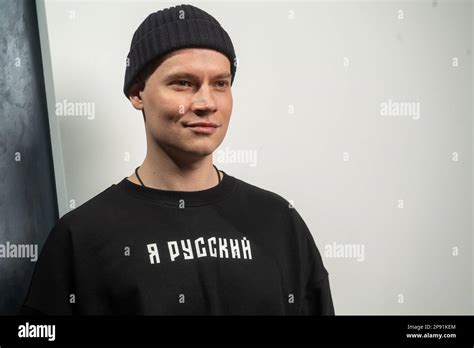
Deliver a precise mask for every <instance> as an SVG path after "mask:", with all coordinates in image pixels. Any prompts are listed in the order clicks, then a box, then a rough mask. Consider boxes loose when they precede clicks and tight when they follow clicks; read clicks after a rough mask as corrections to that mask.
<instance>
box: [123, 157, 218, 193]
mask: <svg viewBox="0 0 474 348" xmlns="http://www.w3.org/2000/svg"><path fill="white" fill-rule="evenodd" d="M138 175H139V176H140V179H141V180H142V181H143V184H144V185H145V186H146V187H149V188H155V189H160V190H167V191H202V190H206V189H209V188H212V187H214V186H216V185H217V184H218V182H219V178H220V179H222V177H223V174H222V173H221V172H219V177H218V176H217V172H216V169H215V168H214V166H213V165H212V155H209V156H207V157H205V158H203V159H202V160H199V161H195V162H192V163H187V164H183V163H179V164H177V163H176V162H174V161H172V160H170V159H169V158H167V159H165V158H155V159H152V158H151V157H150V156H148V155H147V156H146V158H145V160H144V161H143V163H142V165H141V166H140V168H139V169H138ZM127 179H128V180H130V181H131V182H133V183H135V184H138V185H141V183H140V181H139V180H138V178H137V176H136V175H135V173H133V174H132V175H130V176H129V177H128V178H127Z"/></svg>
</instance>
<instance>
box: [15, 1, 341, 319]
mask: <svg viewBox="0 0 474 348" xmlns="http://www.w3.org/2000/svg"><path fill="white" fill-rule="evenodd" d="M128 58H129V64H128V66H127V68H126V74H125V84H124V93H125V95H126V96H127V98H129V100H130V101H131V103H132V105H133V107H134V108H135V109H137V110H141V111H142V113H143V119H144V122H145V129H146V139H147V154H146V158H145V160H144V161H143V163H142V164H141V166H139V167H137V169H136V170H135V174H133V175H130V176H129V177H126V178H124V179H123V180H122V181H120V182H119V183H117V184H114V185H112V186H111V187H109V188H108V189H106V190H105V191H103V192H101V193H100V194H98V195H97V196H95V197H94V198H92V199H90V200H89V201H87V202H86V203H84V204H83V205H81V206H80V207H78V208H76V209H75V210H73V211H71V212H69V213H67V214H65V215H64V216H63V217H62V218H61V219H60V220H59V222H58V223H57V224H56V226H55V227H54V228H53V230H52V231H51V233H50V235H49V236H48V239H47V241H46V243H45V245H44V248H43V250H42V252H41V255H40V258H39V260H38V262H37V265H36V268H35V271H34V274H33V279H32V282H31V285H30V289H29V292H28V296H27V298H26V300H25V303H24V305H23V310H22V312H23V313H37V314H81V315H83V314H94V315H103V314H107V315H110V314H112V315H120V314H142V315H144V314H156V315H194V314H199V315H202V314H208V315H334V306H333V302H332V298H331V292H330V287H329V279H328V272H327V270H326V269H325V267H324V265H323V262H322V259H321V256H320V253H319V251H318V249H317V247H316V245H315V242H314V240H313V237H312V235H311V233H310V231H309V230H308V228H307V226H306V224H305V222H304V221H303V219H302V218H301V216H300V215H299V214H298V212H297V211H296V210H295V209H294V208H293V207H292V206H291V205H290V204H289V202H288V201H287V200H285V199H284V198H282V197H281V196H279V195H277V194H275V193H272V192H270V191H266V190H263V189H261V188H258V187H256V186H253V185H250V184H248V183H246V182H244V181H241V180H239V179H237V178H235V177H232V176H231V175H229V174H227V173H225V172H224V171H219V170H218V169H217V167H215V166H214V165H213V163H212V153H213V151H214V150H215V149H216V148H217V147H218V146H219V144H221V142H222V141H223V139H224V136H225V134H226V131H227V127H228V125H229V120H230V115H231V112H232V93H231V85H232V83H233V80H234V77H235V72H236V64H235V63H236V60H235V53H234V48H233V45H232V42H231V40H230V37H229V36H228V35H227V33H226V32H225V30H224V29H223V28H222V27H221V26H220V24H219V23H218V22H217V20H216V19H214V18H213V17H212V16H211V15H209V14H208V13H206V12H204V11H203V10H201V9H199V8H197V7H194V6H191V5H180V6H176V7H171V8H167V9H164V10H161V11H158V12H156V13H152V14H151V15H149V16H148V17H147V18H146V19H145V20H144V21H143V22H142V24H141V25H140V26H139V27H138V29H137V30H136V32H135V34H134V36H133V40H132V44H131V48H130V52H129V54H128Z"/></svg>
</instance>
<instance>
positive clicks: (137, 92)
mask: <svg viewBox="0 0 474 348" xmlns="http://www.w3.org/2000/svg"><path fill="white" fill-rule="evenodd" d="M141 85H142V84H141V83H140V82H139V81H136V82H135V83H133V85H132V86H131V87H130V90H129V92H128V99H130V101H131V102H132V105H133V107H134V108H135V109H137V110H142V109H143V100H142V98H141V93H142V92H143V89H142V88H140V87H141Z"/></svg>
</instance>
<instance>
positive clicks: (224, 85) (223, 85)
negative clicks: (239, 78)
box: [217, 80, 229, 87]
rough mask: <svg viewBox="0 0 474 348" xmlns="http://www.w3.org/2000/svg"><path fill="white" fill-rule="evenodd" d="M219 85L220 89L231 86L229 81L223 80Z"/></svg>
mask: <svg viewBox="0 0 474 348" xmlns="http://www.w3.org/2000/svg"><path fill="white" fill-rule="evenodd" d="M217 83H219V87H226V86H228V85H229V81H227V80H221V81H218V82H217Z"/></svg>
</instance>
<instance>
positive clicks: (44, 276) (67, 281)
mask: <svg viewBox="0 0 474 348" xmlns="http://www.w3.org/2000/svg"><path fill="white" fill-rule="evenodd" d="M72 253H73V248H72V243H71V234H70V229H69V228H68V227H67V224H66V223H65V221H64V219H60V220H59V221H58V223H57V224H56V225H55V226H54V227H53V229H52V230H51V231H50V233H49V235H48V237H47V239H46V241H45V243H44V246H43V248H42V250H41V253H40V255H39V257H38V260H37V262H36V265H35V269H34V271H33V275H32V279H31V282H30V286H29V289H28V293H27V296H26V298H25V300H24V302H23V304H22V306H21V308H20V312H19V314H21V315H72V314H75V313H74V312H75V310H74V309H75V308H74V302H75V297H74V296H75V295H74V290H73V289H74V284H73V279H74V275H73V269H74V267H73V263H72V260H73V257H72V255H73V254H72ZM71 295H73V296H71ZM71 302H72V303H71Z"/></svg>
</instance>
